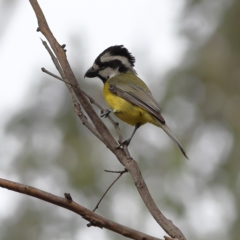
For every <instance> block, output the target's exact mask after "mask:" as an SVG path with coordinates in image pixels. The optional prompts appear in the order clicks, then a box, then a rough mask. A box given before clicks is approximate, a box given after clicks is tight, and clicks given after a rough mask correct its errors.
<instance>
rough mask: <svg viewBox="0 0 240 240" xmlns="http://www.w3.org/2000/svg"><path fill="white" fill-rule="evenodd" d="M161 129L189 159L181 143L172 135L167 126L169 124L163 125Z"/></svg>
mask: <svg viewBox="0 0 240 240" xmlns="http://www.w3.org/2000/svg"><path fill="white" fill-rule="evenodd" d="M161 128H162V129H163V130H164V132H165V133H166V134H167V135H168V136H169V137H170V138H171V139H172V140H173V141H174V142H175V143H176V144H177V145H178V147H179V148H180V150H181V152H182V154H183V155H184V156H185V157H186V158H187V159H189V158H188V156H187V154H186V152H185V150H184V149H183V147H182V145H181V144H180V142H179V141H178V140H177V138H176V137H175V136H174V134H173V133H172V131H171V129H170V128H169V127H168V126H167V124H161Z"/></svg>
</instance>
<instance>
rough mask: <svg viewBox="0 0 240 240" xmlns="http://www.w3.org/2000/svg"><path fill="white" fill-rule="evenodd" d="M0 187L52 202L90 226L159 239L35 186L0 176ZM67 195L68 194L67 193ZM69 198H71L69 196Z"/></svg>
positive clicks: (131, 235) (132, 236)
mask: <svg viewBox="0 0 240 240" xmlns="http://www.w3.org/2000/svg"><path fill="white" fill-rule="evenodd" d="M0 187H2V188H6V189H8V190H12V191H15V192H19V193H23V194H26V195H28V196H31V197H35V198H38V199H41V200H43V201H45V202H49V203H52V204H54V205H57V206H59V207H62V208H66V209H69V210H70V211H72V212H74V213H76V214H78V215H80V216H82V217H83V218H84V219H85V220H87V221H89V222H90V224H91V226H97V227H100V228H106V229H109V230H111V231H113V232H116V233H119V234H121V235H123V236H125V237H128V238H131V239H136V240H142V239H145V240H160V239H159V238H155V237H152V236H149V235H147V234H145V233H142V232H139V231H136V230H134V229H131V228H128V227H125V226H123V225H121V224H118V223H116V222H113V221H110V220H108V219H106V218H104V217H102V216H100V215H98V214H96V213H94V212H92V211H91V210H89V209H87V208H85V207H83V206H81V205H79V204H77V203H76V202H74V201H73V200H69V197H68V198H67V199H66V198H62V197H58V196H56V195H53V194H50V193H48V192H44V191H41V190H39V189H37V188H34V187H30V186H27V185H24V184H20V183H16V182H12V181H8V180H5V179H2V178H0ZM67 196H69V195H67ZM70 199H71V198H70Z"/></svg>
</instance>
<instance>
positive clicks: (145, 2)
mask: <svg viewBox="0 0 240 240" xmlns="http://www.w3.org/2000/svg"><path fill="white" fill-rule="evenodd" d="M0 1H1V0H0ZM39 2H40V6H41V8H42V10H43V12H44V14H45V17H46V19H47V21H48V24H49V26H50V28H51V30H52V32H53V34H54V35H55V37H56V38H57V40H58V41H59V42H60V43H61V44H63V43H65V44H66V45H67V54H68V55H69V56H72V55H71V53H74V49H73V47H72V44H71V39H72V36H77V37H78V39H80V41H81V48H82V49H83V50H84V53H83V56H82V57H84V60H82V61H81V64H82V66H80V67H81V68H82V69H86V70H87V69H88V68H89V67H90V66H91V65H92V63H93V61H94V59H95V58H96V57H97V56H98V54H99V53H100V52H102V51H103V50H104V49H106V48H107V47H109V46H111V45H116V44H124V45H125V47H127V48H128V49H129V51H130V52H132V53H133V55H134V56H135V57H136V70H137V72H138V74H139V76H141V78H142V79H143V80H144V81H145V82H146V83H151V79H145V77H146V76H149V75H150V76H151V74H152V76H153V78H154V77H155V76H157V75H161V76H164V74H166V73H167V71H168V70H170V69H171V68H173V67H175V66H177V65H178V63H179V62H180V60H181V58H182V57H183V54H184V52H185V51H186V49H187V47H188V46H187V44H186V41H185V40H184V38H183V37H181V36H180V34H179V33H178V31H179V28H180V26H179V24H180V21H179V20H180V15H181V10H182V9H183V7H184V1H183V0H180V1H176V0H173V1H166V0H150V1H149V0H132V1H129V0H121V1H120V0H115V1H111V0H103V1H98V0H84V1H83V0H82V1H76V0H75V1H74V0H68V1H66V0H57V1H56V0H55V1H54V0H51V1H50V0H48V1H47V0H45V1H44V0H42V1H39ZM0 18H1V16H0ZM0 21H1V19H0ZM36 29H37V21H36V17H35V14H34V12H33V9H32V7H31V6H30V4H29V2H28V1H19V2H18V7H17V9H16V11H15V12H14V17H13V18H12V20H11V22H10V24H9V25H8V28H7V30H6V32H5V35H4V36H2V38H1V42H0V53H1V54H0V66H1V67H0V68H1V71H0V84H1V88H0V115H1V118H0V140H1V138H3V136H4V135H3V134H4V133H3V127H4V125H5V123H6V121H7V120H8V119H9V118H10V117H11V116H12V114H13V113H15V112H16V111H17V110H18V109H19V108H21V106H23V105H26V104H28V103H29V102H31V99H27V94H28V92H29V91H30V89H35V88H37V87H38V86H39V85H40V82H39V81H40V77H39V76H40V75H43V74H44V73H42V72H41V71H40V69H41V68H42V67H46V66H50V65H51V64H52V63H51V60H50V57H49V55H48V54H47V52H46V50H45V49H44V48H43V46H42V44H41V41H40V38H43V39H44V37H43V36H42V35H41V34H40V33H39V32H36ZM68 60H69V61H70V63H71V62H72V61H73V60H74V59H71V58H68ZM74 64H76V63H74ZM34 76H36V78H34ZM153 131H155V130H152V132H153ZM199 141H200V140H199ZM0 155H1V151H0ZM3 157H4V158H5V159H6V158H7V157H6V156H3ZM207 160H208V158H206V161H207ZM192 164H193V165H194V162H193V163H192ZM0 173H1V172H0ZM0 177H4V173H1V175H0ZM188 177H189V176H186V179H187V178H188ZM189 187H190V186H189ZM0 191H1V190H0ZM2 191H5V190H2ZM218 194H219V195H217V194H216V195H212V193H209V194H208V195H206V198H204V201H202V199H195V201H194V202H192V205H191V206H190V208H189V210H188V212H187V214H188V215H189V216H188V217H189V218H191V220H192V221H191V222H192V225H193V226H191V227H192V228H193V231H197V232H198V231H199V234H205V233H208V232H211V231H213V230H215V229H216V228H219V227H221V226H222V225H223V224H222V222H220V220H219V219H221V217H223V216H222V214H223V212H221V207H222V205H221V204H225V203H226V202H227V203H229V201H231V199H230V200H229V199H226V200H223V202H222V203H220V202H219V199H217V198H216V196H220V195H221V193H220V192H219V193H218ZM14 196H15V198H11V202H10V200H9V198H8V197H9V195H1V198H0V206H6V207H5V208H1V207H0V216H4V215H6V212H5V210H4V209H7V205H8V204H11V207H12V209H13V211H14V204H13V202H12V201H13V200H14V201H15V200H16V198H17V197H16V194H15V195H14ZM217 202H219V204H218V205H216V203H217ZM128 204H131V203H128ZM230 205H231V204H230V203H229V206H230ZM213 207H215V208H216V209H214V208H213ZM207 208H211V211H210V213H209V211H206V209H207ZM132 210H133V211H134V207H133V208H132ZM204 210H205V212H204ZM135 212H136V215H137V212H138V211H137V210H136V211H135ZM10 214H11V213H10ZM209 214H210V215H209ZM170 215H171V214H170ZM172 215H174V214H172ZM149 218H151V216H149ZM199 219H200V220H201V219H202V220H203V219H207V220H208V221H206V222H205V225H204V223H203V225H201V226H200V227H202V226H204V227H205V229H202V228H198V226H199ZM217 219H218V220H219V221H216V220H217ZM203 221H204V220H203ZM214 221H215V225H212V226H210V225H211V223H212V222H214ZM147 225H149V226H148V228H149V232H150V233H151V234H155V235H158V236H159V228H157V227H156V228H154V227H153V226H157V225H155V222H154V220H153V219H151V220H149V224H147ZM150 229H151V231H150ZM95 231H96V238H99V236H101V237H102V239H104V238H105V236H104V232H103V231H101V232H99V230H98V229H96V228H92V229H91V235H90V236H89V234H88V232H87V231H86V234H85V233H84V232H81V233H79V234H80V235H81V237H82V238H81V239H84V240H87V239H93V238H94V234H95ZM99 234H101V235H99ZM83 237H84V238H83Z"/></svg>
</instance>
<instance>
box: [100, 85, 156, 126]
mask: <svg viewBox="0 0 240 240" xmlns="http://www.w3.org/2000/svg"><path fill="white" fill-rule="evenodd" d="M103 95H104V98H105V101H106V102H107V104H108V106H109V107H110V108H111V109H112V111H113V113H114V114H115V115H116V116H117V117H118V118H120V119H121V120H122V121H124V122H126V123H128V124H130V125H133V126H135V125H136V124H137V123H140V124H141V125H143V124H145V123H147V122H150V123H153V124H155V122H156V120H155V119H154V118H153V116H152V115H151V114H150V113H148V112H147V111H146V110H144V109H142V108H141V107H138V106H136V105H133V104H132V103H130V102H128V101H126V100H124V99H123V98H120V97H118V96H117V95H115V94H113V93H111V92H110V91H109V84H108V82H106V83H105V84H104V88H103Z"/></svg>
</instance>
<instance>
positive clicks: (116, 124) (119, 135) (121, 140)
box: [42, 49, 131, 159]
mask: <svg viewBox="0 0 240 240" xmlns="http://www.w3.org/2000/svg"><path fill="white" fill-rule="evenodd" d="M49 50H50V49H49ZM42 71H43V72H44V73H47V74H48V75H50V76H52V77H54V78H56V79H58V80H60V81H62V82H64V83H66V84H68V85H70V86H72V87H73V88H76V89H77V90H80V88H79V86H78V85H75V84H72V83H70V82H68V81H66V80H64V79H62V78H60V77H58V76H57V75H55V74H54V73H51V72H49V71H48V70H47V69H45V68H42ZM81 92H82V93H83V94H84V95H85V96H86V97H87V98H88V99H89V101H90V102H91V103H92V104H94V105H95V106H96V107H97V108H99V109H100V110H101V111H104V108H103V107H102V106H101V105H100V104H98V103H97V102H96V101H95V100H94V99H93V98H92V97H91V96H89V95H88V94H87V93H86V92H84V91H83V90H81ZM107 118H108V119H109V120H110V122H111V123H112V124H113V126H114V127H115V129H116V131H117V134H118V137H119V140H118V142H119V144H121V143H122V142H123V140H124V138H123V136H122V133H121V130H120V128H119V123H118V122H115V121H114V120H113V119H112V117H111V116H110V115H108V116H107ZM119 146H120V145H119ZM123 149H124V151H125V153H126V155H127V158H128V159H131V156H130V154H129V151H128V147H127V145H123Z"/></svg>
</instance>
